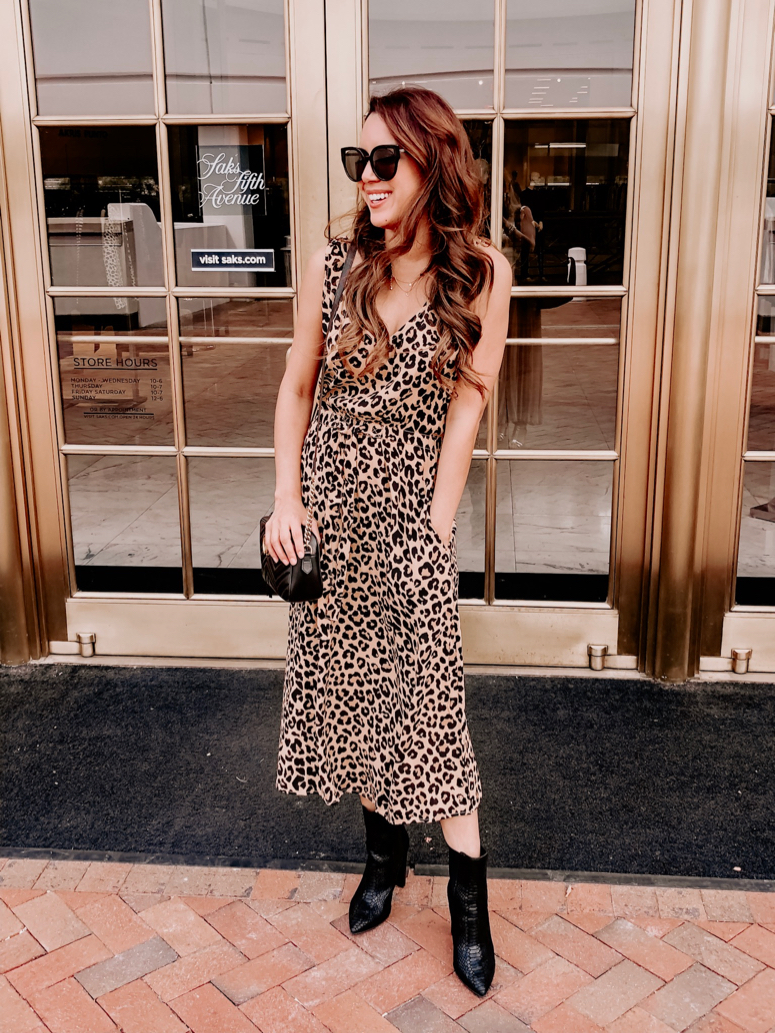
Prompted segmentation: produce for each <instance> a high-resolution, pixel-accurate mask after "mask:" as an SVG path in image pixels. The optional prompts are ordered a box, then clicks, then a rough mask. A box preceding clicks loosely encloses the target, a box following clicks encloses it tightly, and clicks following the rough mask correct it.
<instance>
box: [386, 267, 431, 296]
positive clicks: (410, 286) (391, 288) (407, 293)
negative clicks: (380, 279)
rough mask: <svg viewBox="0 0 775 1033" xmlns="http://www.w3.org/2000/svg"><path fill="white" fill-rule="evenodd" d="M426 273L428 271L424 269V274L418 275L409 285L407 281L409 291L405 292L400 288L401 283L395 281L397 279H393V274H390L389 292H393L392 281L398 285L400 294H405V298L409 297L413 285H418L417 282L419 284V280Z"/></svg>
mask: <svg viewBox="0 0 775 1033" xmlns="http://www.w3.org/2000/svg"><path fill="white" fill-rule="evenodd" d="M427 272H428V270H427V269H426V270H425V271H424V272H422V273H420V275H419V276H418V277H417V278H416V279H415V280H412V281H411V283H409V281H408V280H407V281H406V282H407V283H409V290H406V291H405V290H404V288H403V287H402V286H401V281H400V280H397V279H396V277H395V276H393V274H392V272H391V274H390V290H391V291H392V290H393V281H394V280H395V282H396V283H397V284H398V289H399V290H400V291H401V292H402V293H404V294H406V296H407V297H409V295H410V294H411V293H412V287H414V285H415V284H416V283H419V282H420V280H421V279H422V278H423V276H425V273H427Z"/></svg>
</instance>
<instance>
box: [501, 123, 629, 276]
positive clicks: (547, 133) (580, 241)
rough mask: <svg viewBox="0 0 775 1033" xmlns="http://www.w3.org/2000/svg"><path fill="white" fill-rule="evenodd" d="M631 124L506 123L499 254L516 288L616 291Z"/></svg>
mask: <svg viewBox="0 0 775 1033" xmlns="http://www.w3.org/2000/svg"><path fill="white" fill-rule="evenodd" d="M629 140H630V122H629V120H624V119H584V120H565V119H563V120H554V119H552V120H548V121H544V120H541V121H527V120H525V121H522V120H519V121H508V122H506V139H505V158H504V199H503V235H502V247H503V251H504V253H505V254H506V256H507V257H508V258H509V260H510V261H511V264H512V266H513V267H514V283H515V284H518V285H520V286H526V285H530V284H541V283H546V284H567V283H575V284H577V285H579V286H584V285H586V284H589V285H600V284H620V283H622V279H623V275H624V233H625V220H626V210H627V177H628V153H629Z"/></svg>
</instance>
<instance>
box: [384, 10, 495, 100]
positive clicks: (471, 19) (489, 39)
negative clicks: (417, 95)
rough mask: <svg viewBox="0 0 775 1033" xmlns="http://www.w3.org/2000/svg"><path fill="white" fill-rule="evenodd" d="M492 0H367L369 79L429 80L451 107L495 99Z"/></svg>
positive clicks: (387, 84) (395, 82) (387, 82)
mask: <svg viewBox="0 0 775 1033" xmlns="http://www.w3.org/2000/svg"><path fill="white" fill-rule="evenodd" d="M494 36H495V23H494V13H493V2H492V0H479V2H478V3H475V4H472V3H470V2H468V0H424V2H423V3H421V4H418V3H416V2H413V0H370V2H369V83H370V87H371V92H372V93H386V92H387V91H388V90H389V89H391V88H392V87H394V86H400V85H402V84H403V83H406V84H409V83H412V84H417V85H420V86H427V87H428V88H429V89H431V90H435V91H436V92H437V93H440V94H441V96H442V97H444V98H445V100H447V101H448V102H449V103H450V104H451V105H452V107H453V108H458V109H474V108H491V107H492V104H493V54H494V47H493V40H494Z"/></svg>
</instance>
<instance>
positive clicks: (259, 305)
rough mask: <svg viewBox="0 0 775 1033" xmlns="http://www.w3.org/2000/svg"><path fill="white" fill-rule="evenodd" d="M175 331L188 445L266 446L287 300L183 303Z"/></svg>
mask: <svg viewBox="0 0 775 1033" xmlns="http://www.w3.org/2000/svg"><path fill="white" fill-rule="evenodd" d="M180 334H181V338H180V347H181V352H182V356H183V393H184V398H185V408H186V435H187V440H188V443H189V445H209V446H219V445H220V446H224V447H226V446H232V447H235V446H236V447H254V448H271V447H272V445H273V444H274V410H275V404H276V401H277V391H278V388H279V387H280V381H281V380H282V378H283V374H284V373H285V357H286V353H287V351H288V348H289V347H290V345H291V341H292V339H293V305H292V302H291V301H290V300H288V301H286V300H283V299H271V300H270V299H260V298H182V299H181V301H180ZM262 338H263V340H262ZM267 338H282V339H283V340H282V343H272V342H271V341H268V340H266V339H267Z"/></svg>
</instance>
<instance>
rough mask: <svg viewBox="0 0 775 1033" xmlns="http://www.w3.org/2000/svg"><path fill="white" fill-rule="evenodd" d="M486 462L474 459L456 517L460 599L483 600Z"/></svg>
mask: <svg viewBox="0 0 775 1033" xmlns="http://www.w3.org/2000/svg"><path fill="white" fill-rule="evenodd" d="M486 477H487V463H486V461H485V460H483V459H474V460H472V462H471V467H470V469H469V471H468V479H467V481H466V486H465V488H464V489H463V495H462V497H461V499H460V505H459V506H458V509H457V513H456V514H455V520H456V522H457V531H456V532H455V544H456V548H457V563H458V571H459V575H460V576H459V582H458V596H459V598H460V599H484V528H485V513H484V509H485V481H486Z"/></svg>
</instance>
